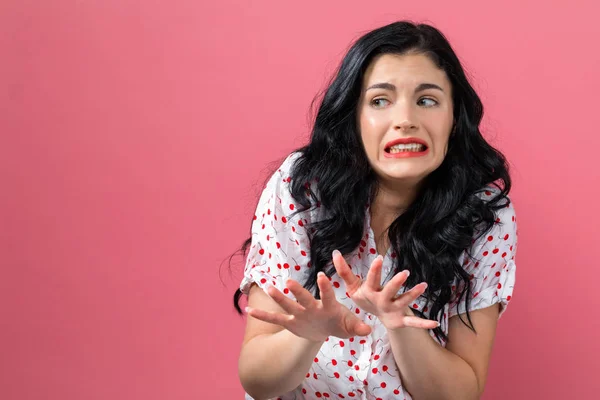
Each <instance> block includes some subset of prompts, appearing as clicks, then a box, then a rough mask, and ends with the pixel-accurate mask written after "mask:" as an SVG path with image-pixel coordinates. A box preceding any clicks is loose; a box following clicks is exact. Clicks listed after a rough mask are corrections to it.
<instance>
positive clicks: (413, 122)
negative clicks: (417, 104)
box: [394, 102, 419, 131]
mask: <svg viewBox="0 0 600 400" xmlns="http://www.w3.org/2000/svg"><path fill="white" fill-rule="evenodd" d="M397 105H398V107H397V110H395V116H396V121H394V122H395V126H394V129H396V130H402V131H409V130H414V129H417V128H418V127H419V124H418V122H417V118H416V116H415V115H414V110H413V109H412V107H411V105H410V104H409V103H408V102H406V103H403V102H399V103H397Z"/></svg>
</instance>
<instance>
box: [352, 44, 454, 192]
mask: <svg viewBox="0 0 600 400" xmlns="http://www.w3.org/2000/svg"><path fill="white" fill-rule="evenodd" d="M358 124H359V130H360V136H361V139H362V143H363V146H364V149H365V153H366V155H367V158H368V159H369V163H370V165H371V167H372V168H373V169H374V171H375V173H376V174H377V176H378V178H379V180H380V181H381V182H382V183H387V184H390V185H392V186H394V185H395V184H397V183H398V184H401V185H402V186H405V185H417V184H419V182H421V181H422V180H423V179H424V178H425V177H426V176H427V175H429V174H430V173H431V172H433V171H434V170H435V169H437V168H438V167H439V166H440V165H441V164H442V162H443V161H444V157H445V156H446V152H447V150H448V140H449V137H450V133H451V131H452V128H453V125H454V117H453V103H452V87H451V83H450V81H449V79H448V77H447V75H446V73H445V72H444V71H443V70H442V69H440V68H438V67H437V66H436V65H435V63H434V62H433V61H432V60H431V59H430V58H429V57H427V56H426V55H423V54H418V53H409V54H403V55H396V54H383V55H381V56H378V57H376V58H375V59H374V60H373V61H372V62H371V64H370V65H369V67H368V68H367V70H366V71H365V74H364V77H363V82H362V90H361V99H360V101H359V103H358Z"/></svg>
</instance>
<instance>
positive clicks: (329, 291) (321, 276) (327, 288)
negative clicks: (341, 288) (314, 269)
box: [317, 272, 338, 310]
mask: <svg viewBox="0 0 600 400" xmlns="http://www.w3.org/2000/svg"><path fill="white" fill-rule="evenodd" d="M317 285H318V286H319V291H320V292H321V302H322V303H323V308H325V309H327V310H329V309H332V308H334V307H335V306H336V304H337V303H338V301H337V299H336V298H335V292H334V291H333V288H332V287H331V282H329V278H327V275H325V273H323V272H319V273H318V274H317Z"/></svg>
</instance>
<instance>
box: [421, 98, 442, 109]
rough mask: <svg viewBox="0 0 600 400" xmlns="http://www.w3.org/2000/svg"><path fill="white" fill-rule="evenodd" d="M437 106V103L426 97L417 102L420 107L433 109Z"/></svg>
mask: <svg viewBox="0 0 600 400" xmlns="http://www.w3.org/2000/svg"><path fill="white" fill-rule="evenodd" d="M437 104H438V102H437V101H435V100H433V99H430V98H427V97H423V98H422V99H420V100H419V105H422V106H424V107H433V106H435V105H437Z"/></svg>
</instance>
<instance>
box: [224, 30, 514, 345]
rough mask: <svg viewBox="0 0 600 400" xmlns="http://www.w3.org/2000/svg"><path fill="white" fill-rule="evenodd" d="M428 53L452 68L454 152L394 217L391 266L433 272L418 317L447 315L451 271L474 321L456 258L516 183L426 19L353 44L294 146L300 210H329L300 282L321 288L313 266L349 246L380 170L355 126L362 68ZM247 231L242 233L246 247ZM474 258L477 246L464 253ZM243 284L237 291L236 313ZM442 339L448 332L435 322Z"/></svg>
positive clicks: (456, 64)
mask: <svg viewBox="0 0 600 400" xmlns="http://www.w3.org/2000/svg"><path fill="white" fill-rule="evenodd" d="M408 53H410V54H424V55H426V56H428V57H429V58H430V59H431V60H432V61H433V62H434V63H435V64H436V65H437V66H438V67H439V68H440V69H442V70H444V71H445V72H446V75H447V76H448V78H449V80H450V82H451V85H452V97H453V104H454V121H455V127H454V131H453V133H452V134H451V136H450V139H449V145H448V152H447V154H446V157H445V159H444V161H443V162H442V164H441V165H440V167H439V168H437V169H436V170H435V171H434V172H432V173H431V174H430V175H429V176H427V177H426V178H425V180H424V181H423V183H422V186H421V189H420V192H419V194H418V196H417V198H416V200H415V201H414V202H413V203H412V204H411V205H410V206H409V207H408V208H407V209H406V211H405V212H404V213H402V214H401V215H400V216H399V217H398V218H397V219H396V220H395V221H394V222H393V223H392V224H391V226H390V227H389V229H388V237H389V241H390V244H391V246H392V248H393V250H394V252H395V253H396V254H397V255H398V256H397V257H396V258H395V259H394V260H395V265H394V269H393V273H394V274H395V273H398V272H400V271H402V270H404V269H408V270H409V271H410V276H409V278H408V281H407V282H406V288H407V289H406V290H408V289H409V288H411V287H413V286H415V285H416V284H418V283H420V282H427V283H428V288H427V290H426V292H425V293H424V294H423V296H425V297H426V299H427V302H428V304H431V310H430V312H429V315H428V316H427V315H425V314H424V313H422V312H421V311H419V310H413V311H414V312H415V313H416V314H417V315H418V316H420V317H422V318H429V319H433V320H438V321H440V322H441V319H442V318H443V311H444V306H445V305H446V304H447V303H448V302H449V301H450V299H451V295H452V285H453V284H454V283H456V282H455V279H457V280H458V282H461V281H462V283H464V284H459V285H457V287H460V288H462V290H460V291H459V299H460V300H461V301H462V299H463V297H464V296H465V294H466V296H467V297H466V302H467V304H466V305H467V319H468V321H469V323H468V324H467V323H466V322H465V321H464V320H463V319H462V317H460V318H461V321H463V323H465V325H467V326H468V327H469V328H470V329H472V330H473V331H475V328H474V326H473V324H472V321H471V318H470V315H469V312H468V309H469V304H470V298H471V286H470V276H469V274H468V273H467V272H466V271H465V270H464V269H463V267H462V266H461V265H460V263H459V257H460V255H461V254H462V252H463V251H465V250H468V249H469V248H470V247H471V245H472V243H473V240H474V239H478V238H479V237H481V235H483V234H485V233H486V232H487V231H488V230H489V229H491V228H492V226H493V224H494V221H495V219H496V214H495V211H496V210H498V209H500V208H502V207H505V206H506V205H507V204H508V203H509V202H510V200H509V198H508V197H507V195H508V193H509V191H510V188H511V179H510V176H509V171H508V165H507V162H506V159H505V157H504V156H503V155H502V153H500V152H499V151H498V150H496V149H495V148H494V147H492V146H491V145H490V144H489V143H487V142H486V140H485V139H484V138H483V136H482V135H481V132H480V130H479V124H480V122H481V119H482V117H483V105H482V103H481V100H480V98H479V96H478V95H477V93H475V90H474V89H473V87H472V86H471V85H470V83H469V81H468V79H467V77H466V76H465V72H464V70H463V67H462V66H461V63H460V61H459V60H458V58H457V56H456V54H455V53H454V51H453V49H452V47H451V46H450V43H449V42H448V40H447V39H446V38H445V37H444V35H443V34H442V33H441V32H440V31H439V30H437V29H436V28H434V27H432V26H430V25H427V24H414V23H412V22H409V21H399V22H395V23H392V24H389V25H386V26H383V27H381V28H378V29H375V30H373V31H371V32H368V33H367V34H365V35H364V36H362V37H360V38H359V39H358V40H357V41H356V42H355V43H354V44H353V45H352V47H351V48H350V49H349V51H348V53H347V54H346V56H345V57H344V59H343V60H342V62H341V64H340V66H339V68H338V70H337V72H336V74H335V76H334V77H333V79H332V81H331V82H330V84H329V86H328V88H327V89H326V91H325V93H324V95H323V98H322V101H321V103H320V106H319V107H318V110H317V113H316V117H315V121H314V126H313V129H312V135H311V138H310V142H309V143H308V144H307V145H306V146H304V147H302V148H300V149H298V150H297V151H298V152H300V153H301V155H300V156H299V157H298V158H297V159H296V161H295V163H294V166H293V168H292V173H291V178H292V181H291V185H290V191H291V194H292V196H293V198H294V199H295V200H296V202H297V203H298V204H300V205H301V206H302V208H301V209H299V210H298V212H302V211H306V210H308V209H311V208H312V207H316V204H317V202H320V203H321V206H322V207H324V208H325V209H326V210H327V215H326V217H324V218H325V219H323V220H320V221H314V222H313V224H312V228H314V229H309V230H308V231H309V232H311V233H310V235H309V236H310V244H311V247H310V256H311V262H312V265H313V266H314V268H311V269H310V275H309V277H308V280H307V281H306V283H305V285H304V287H305V288H306V289H308V290H311V291H312V292H313V293H315V296H316V297H317V298H319V290H318V287H317V285H316V281H317V273H318V272H319V271H324V272H325V273H326V274H327V275H328V276H332V275H333V274H334V273H335V269H334V268H333V267H332V266H331V265H330V266H329V267H327V265H328V264H329V263H330V262H331V253H332V251H333V250H334V249H338V250H339V251H340V252H341V253H342V254H344V255H346V254H349V253H351V252H353V251H354V250H355V249H356V248H357V247H358V246H359V243H360V240H361V238H362V235H363V233H364V228H365V226H364V224H365V205H366V204H369V203H370V202H371V201H372V199H373V198H374V196H375V194H376V193H377V189H378V182H377V177H376V175H375V173H374V171H373V170H372V168H371V166H370V165H369V162H368V159H367V156H366V153H365V150H364V147H363V144H362V141H361V137H360V133H359V129H358V126H357V110H358V102H359V99H360V97H361V96H360V94H361V89H362V81H363V76H364V73H365V70H366V69H367V67H368V66H369V64H370V63H371V62H372V61H373V59H374V58H375V57H377V56H379V55H382V54H397V55H402V54H408ZM306 182H316V190H312V187H313V185H312V184H311V189H308V190H309V191H310V196H307V195H306V194H307V187H306V186H305V183H306ZM490 185H491V186H495V187H496V188H498V189H499V190H496V191H494V192H495V195H494V196H492V197H491V198H486V200H485V201H484V200H482V199H481V198H480V196H479V193H480V192H482V191H483V190H485V188H486V187H489V186H490ZM250 243H251V239H248V240H246V241H245V242H244V244H243V246H242V248H241V251H242V253H243V254H244V255H245V254H246V251H247V249H248V246H249V245H250ZM468 256H469V257H471V258H472V255H471V254H468ZM241 295H242V293H241V291H240V290H239V289H238V290H237V291H236V293H235V295H234V306H235V308H236V309H237V311H238V312H239V313H241V309H240V307H239V300H240V297H241ZM434 333H435V335H436V336H437V338H438V339H439V338H440V337H441V338H443V340H448V338H447V336H446V335H445V334H444V332H443V331H442V330H441V328H436V329H435V330H434Z"/></svg>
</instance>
